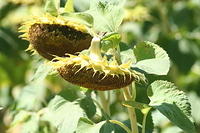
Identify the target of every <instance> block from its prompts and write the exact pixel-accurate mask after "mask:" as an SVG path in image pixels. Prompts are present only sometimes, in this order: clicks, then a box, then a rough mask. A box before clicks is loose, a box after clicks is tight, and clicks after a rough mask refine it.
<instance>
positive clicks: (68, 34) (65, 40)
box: [20, 14, 92, 60]
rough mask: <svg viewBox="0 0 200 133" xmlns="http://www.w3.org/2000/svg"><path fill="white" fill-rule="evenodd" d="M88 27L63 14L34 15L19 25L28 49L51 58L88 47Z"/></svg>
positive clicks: (89, 39)
mask: <svg viewBox="0 0 200 133" xmlns="http://www.w3.org/2000/svg"><path fill="white" fill-rule="evenodd" d="M88 29H89V28H88V27H87V26H86V25H84V24H81V23H78V22H76V21H72V20H70V19H67V18H65V17H63V16H57V17H56V16H52V15H49V14H45V15H43V16H41V17H34V18H32V19H31V20H29V21H27V22H25V23H24V24H23V25H22V26H21V27H20V32H23V33H24V34H23V35H21V37H22V38H23V39H25V40H28V41H29V42H30V46H29V48H28V50H32V51H34V52H37V53H39V54H40V55H41V56H43V57H44V58H46V59H48V60H51V59H53V58H54V56H60V57H62V56H65V54H66V53H69V54H76V53H77V52H80V51H82V50H84V49H88V48H89V46H90V42H91V40H92V36H91V35H90V34H89V30H88Z"/></svg>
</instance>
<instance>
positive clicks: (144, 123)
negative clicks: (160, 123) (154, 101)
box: [141, 107, 151, 133]
mask: <svg viewBox="0 0 200 133" xmlns="http://www.w3.org/2000/svg"><path fill="white" fill-rule="evenodd" d="M150 110H151V107H148V108H145V109H142V110H141V111H142V113H143V115H144V116H143V121H142V133H145V128H146V119H147V115H148V113H149V111H150Z"/></svg>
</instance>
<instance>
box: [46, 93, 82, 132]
mask: <svg viewBox="0 0 200 133" xmlns="http://www.w3.org/2000/svg"><path fill="white" fill-rule="evenodd" d="M46 115H47V118H48V120H49V121H50V122H51V123H52V124H53V125H54V126H55V127H56V128H57V129H58V133H66V131H67V133H74V131H76V128H77V126H78V122H79V119H80V118H81V117H83V116H84V112H83V110H82V108H81V107H80V106H79V105H78V104H77V103H75V102H68V101H66V100H65V99H64V98H62V97H60V96H55V97H54V99H52V100H51V101H50V103H49V105H48V113H47V114H46Z"/></svg>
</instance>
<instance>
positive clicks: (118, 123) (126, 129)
mask: <svg viewBox="0 0 200 133" xmlns="http://www.w3.org/2000/svg"><path fill="white" fill-rule="evenodd" d="M109 122H111V123H114V124H117V125H119V126H120V127H122V128H123V129H124V130H125V131H126V132H127V133H131V130H130V129H129V128H128V127H127V126H126V125H124V124H123V123H122V122H120V121H117V120H109Z"/></svg>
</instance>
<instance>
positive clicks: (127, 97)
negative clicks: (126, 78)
mask: <svg viewBox="0 0 200 133" xmlns="http://www.w3.org/2000/svg"><path fill="white" fill-rule="evenodd" d="M123 94H124V99H125V100H126V101H128V100H133V99H132V96H131V93H130V90H129V87H125V88H123ZM128 114H129V118H130V122H131V130H132V133H138V127H137V119H136V113H135V109H133V108H128Z"/></svg>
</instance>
